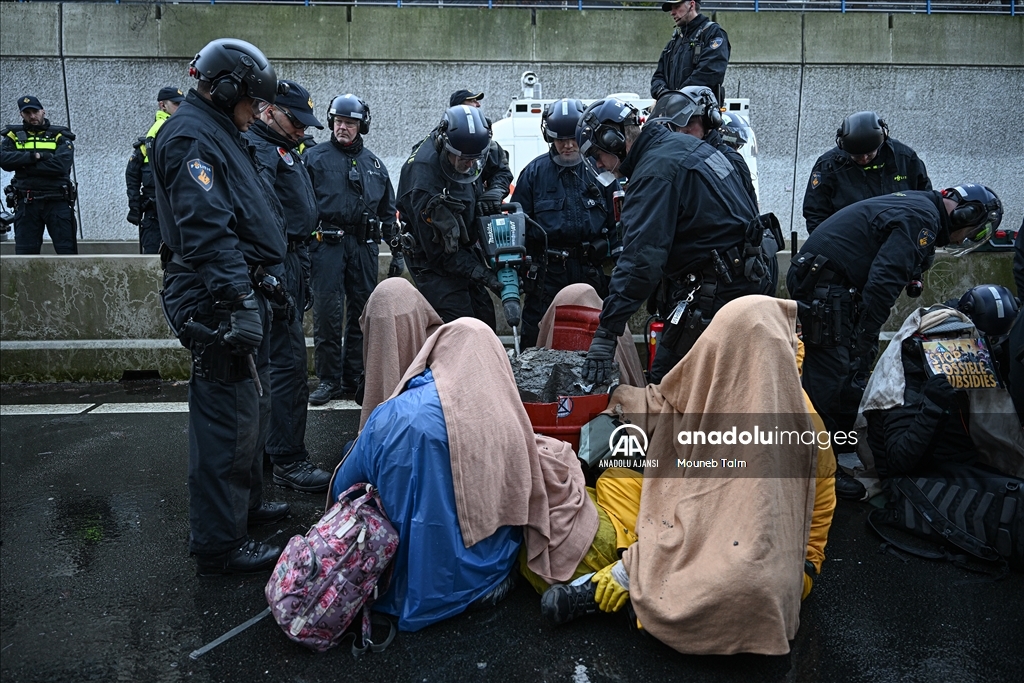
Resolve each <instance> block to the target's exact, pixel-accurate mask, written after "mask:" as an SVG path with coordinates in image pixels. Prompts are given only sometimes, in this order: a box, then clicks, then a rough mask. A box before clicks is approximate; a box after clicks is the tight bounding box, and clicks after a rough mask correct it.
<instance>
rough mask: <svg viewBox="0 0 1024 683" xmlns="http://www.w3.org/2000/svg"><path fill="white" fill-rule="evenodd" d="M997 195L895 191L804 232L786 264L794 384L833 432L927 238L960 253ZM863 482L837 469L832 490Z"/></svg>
mask: <svg viewBox="0 0 1024 683" xmlns="http://www.w3.org/2000/svg"><path fill="white" fill-rule="evenodd" d="M1002 215H1003V209H1002V204H1001V203H1000V201H999V198H998V197H997V196H996V195H995V193H994V192H992V191H991V190H990V189H988V188H987V187H985V186H983V185H968V184H965V185H960V186H957V187H953V188H948V189H945V190H943V191H942V192H941V193H940V192H933V191H916V190H911V191H907V192H896V193H893V194H888V195H884V196H881V197H872V198H871V199H865V200H863V201H860V202H857V203H856V204H852V205H850V206H848V207H846V208H845V209H841V210H840V211H838V212H837V213H835V214H833V215H832V216H831V217H830V218H828V219H826V220H825V222H823V223H822V224H821V225H820V226H818V228H817V229H816V230H815V231H814V232H813V233H811V235H810V237H808V238H807V241H806V242H804V244H803V246H802V247H801V248H800V252H799V253H798V254H797V256H796V257H794V259H793V261H792V263H791V264H790V267H789V274H788V275H787V278H786V286H787V287H788V288H789V291H790V293H791V295H792V296H793V298H794V299H796V301H797V303H798V304H799V315H800V323H801V325H802V327H803V341H804V346H805V348H806V357H805V358H804V366H803V385H804V389H805V390H806V391H807V395H808V396H810V398H811V402H812V403H813V404H814V407H815V409H816V410H817V411H818V413H819V414H820V415H821V419H822V420H823V421H824V422H825V426H826V427H827V428H828V430H829V431H830V432H832V433H833V434H834V433H835V432H837V431H842V432H847V431H849V430H851V429H852V428H853V423H854V420H855V419H856V417H857V408H858V406H859V405H860V399H861V396H862V395H863V393H864V386H865V384H866V381H867V374H868V372H869V371H870V369H871V365H872V363H873V362H874V360H875V355H876V354H877V353H878V335H879V332H880V331H881V329H882V325H883V324H884V323H885V321H886V319H887V318H888V317H889V312H890V310H891V308H892V305H893V304H894V303H896V299H897V297H899V294H900V292H901V291H902V290H903V288H904V287H905V286H906V284H907V282H908V281H910V279H911V276H912V275H914V274H916V273H921V272H923V271H924V270H927V268H928V266H929V265H930V264H931V260H932V257H933V256H934V254H935V247H942V246H946V245H947V244H948V245H951V246H950V247H949V248H948V249H947V251H953V252H954V253H966V252H967V251H970V250H972V249H975V248H977V247H979V246H981V245H982V244H984V243H985V242H987V241H988V239H989V238H990V237H991V236H992V235H993V234H994V232H995V229H996V228H997V227H998V226H999V223H1000V221H1001V220H1002ZM864 493H865V491H864V486H863V485H862V484H861V483H860V482H858V481H857V480H855V479H853V478H852V477H850V476H849V475H847V474H846V473H845V472H842V470H841V469H840V470H837V475H836V495H838V496H839V497H840V498H847V499H853V500H859V499H860V498H862V497H863V496H864Z"/></svg>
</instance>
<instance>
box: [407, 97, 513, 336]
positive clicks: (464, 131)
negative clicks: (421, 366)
mask: <svg viewBox="0 0 1024 683" xmlns="http://www.w3.org/2000/svg"><path fill="white" fill-rule="evenodd" d="M490 141H491V128H490V126H488V125H487V121H486V120H485V119H484V116H483V114H482V113H480V110H479V109H477V108H475V107H470V106H468V105H465V104H462V105H458V106H454V107H451V108H450V109H449V110H448V111H446V112H445V113H444V118H443V119H441V123H440V125H438V127H437V128H436V129H434V130H433V131H432V132H431V133H430V135H428V136H427V138H426V139H425V140H424V141H423V142H422V143H421V144H420V145H419V146H417V147H416V148H415V149H414V150H413V154H412V156H410V157H409V159H408V160H407V161H406V162H405V164H404V165H403V166H402V176H401V178H400V179H399V181H398V210H399V212H400V213H401V216H402V221H403V222H404V223H405V224H406V229H407V231H408V232H406V233H405V234H403V235H402V247H403V249H404V251H405V257H406V261H407V262H408V264H409V271H410V272H411V273H412V278H413V281H414V282H415V284H416V287H417V289H419V290H420V293H422V294H423V296H424V298H426V300H427V301H428V302H429V303H430V305H431V306H432V307H433V308H434V310H435V311H437V314H438V315H439V316H441V319H442V320H443V321H444V322H446V323H448V322H451V321H452V320H455V319H456V318H461V317H464V316H471V317H474V318H477V319H479V320H482V321H483V322H485V323H486V324H487V325H489V326H490V327H491V329H494V327H495V324H496V320H495V316H494V302H493V301H491V297H490V296H489V295H488V294H487V289H490V290H491V291H493V292H495V293H499V294H500V292H501V286H500V285H499V284H498V278H497V277H496V276H495V275H494V273H493V272H491V270H490V269H488V268H487V267H486V266H485V265H484V261H483V257H482V255H481V254H480V251H479V248H478V247H476V246H475V245H476V242H477V240H478V239H479V234H478V232H479V231H478V227H477V217H478V216H479V215H481V214H480V213H479V203H478V202H479V200H480V197H481V195H483V194H484V192H485V190H484V187H483V182H482V180H481V173H482V170H483V166H484V157H485V156H486V155H487V151H488V149H489V148H490ZM499 201H500V200H499ZM499 208H500V206H499ZM484 215H489V214H484Z"/></svg>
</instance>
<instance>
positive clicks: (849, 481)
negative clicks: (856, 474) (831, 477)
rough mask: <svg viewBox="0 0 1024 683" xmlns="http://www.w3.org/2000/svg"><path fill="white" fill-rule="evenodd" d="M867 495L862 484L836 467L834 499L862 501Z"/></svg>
mask: <svg viewBox="0 0 1024 683" xmlns="http://www.w3.org/2000/svg"><path fill="white" fill-rule="evenodd" d="M867 493H868V491H867V489H866V488H864V484H862V483H860V482H859V481H857V480H856V479H854V478H853V477H851V476H850V475H849V474H847V473H846V472H845V471H844V470H843V469H842V468H841V467H836V497H838V498H842V499H843V500H864V496H866V495H867Z"/></svg>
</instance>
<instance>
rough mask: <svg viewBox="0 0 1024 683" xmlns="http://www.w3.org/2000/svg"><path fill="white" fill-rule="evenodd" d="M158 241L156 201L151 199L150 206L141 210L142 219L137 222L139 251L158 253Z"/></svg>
mask: <svg viewBox="0 0 1024 683" xmlns="http://www.w3.org/2000/svg"><path fill="white" fill-rule="evenodd" d="M160 241H161V240H160V221H158V220H157V217H156V203H155V202H152V201H151V202H150V207H149V208H148V209H146V210H145V211H143V212H142V220H141V221H140V222H139V253H140V254H158V253H160Z"/></svg>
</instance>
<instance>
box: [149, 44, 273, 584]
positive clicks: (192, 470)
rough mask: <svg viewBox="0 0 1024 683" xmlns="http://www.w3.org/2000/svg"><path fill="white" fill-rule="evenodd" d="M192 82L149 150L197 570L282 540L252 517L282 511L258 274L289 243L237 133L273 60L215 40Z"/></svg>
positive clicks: (258, 558)
mask: <svg viewBox="0 0 1024 683" xmlns="http://www.w3.org/2000/svg"><path fill="white" fill-rule="evenodd" d="M189 73H190V74H191V75H192V76H193V77H195V78H198V79H199V83H198V85H197V86H196V88H195V89H193V90H190V91H189V93H188V95H187V96H186V97H185V101H184V102H183V103H182V105H181V107H180V108H179V109H178V111H177V113H176V114H175V115H174V116H172V117H171V118H170V119H168V121H167V123H165V124H164V126H163V128H162V129H161V130H160V136H159V138H158V141H157V143H156V145H155V148H154V149H153V150H152V151H151V152H150V163H151V164H153V176H154V180H155V181H156V204H157V215H158V216H159V218H160V235H161V237H162V238H163V241H164V244H165V245H166V250H165V251H164V253H163V254H162V256H163V257H164V261H165V264H166V265H165V271H164V289H163V294H162V298H161V302H162V304H163V308H164V312H165V314H166V315H167V318H168V323H169V324H170V325H171V328H172V329H173V330H174V332H175V334H177V336H178V338H179V339H180V340H181V342H182V344H184V345H186V346H187V347H188V348H190V349H191V351H192V377H191V379H190V380H189V402H188V403H189V477H188V484H189V497H190V500H189V522H190V528H191V535H190V541H189V549H190V551H191V552H192V554H193V555H195V556H196V560H197V565H198V572H199V574H200V575H205V574H230V573H248V572H258V571H262V570H268V569H270V568H272V567H273V566H274V563H275V562H276V560H277V556H278V555H279V554H280V550H281V549H280V548H279V547H276V546H272V545H269V544H266V543H262V542H260V541H257V540H255V539H253V538H251V537H250V536H249V535H248V532H247V531H246V526H247V524H249V525H252V524H269V523H273V522H276V521H279V520H280V519H283V518H284V517H285V516H286V515H287V514H288V505H287V504H286V503H270V502H266V501H263V466H262V455H263V450H262V444H261V443H259V439H260V395H259V393H262V392H261V391H260V387H258V386H257V382H256V381H255V378H256V373H257V366H259V367H260V368H262V369H263V370H264V373H265V368H266V364H267V355H268V348H269V343H268V342H269V338H270V335H269V328H270V314H269V312H268V308H267V302H266V299H265V296H264V290H263V289H262V287H263V286H265V285H266V283H263V282H261V279H260V276H261V274H262V272H263V270H264V269H265V268H266V267H269V266H273V265H276V264H279V263H281V262H282V261H283V260H284V258H285V254H286V249H287V242H286V241H285V237H284V229H283V227H282V225H281V221H282V218H281V217H280V215H279V213H278V209H277V207H276V206H275V202H274V198H273V190H272V189H271V188H270V187H269V185H267V183H266V182H265V181H264V180H263V179H262V178H261V177H260V174H259V171H258V168H257V162H256V160H255V157H254V156H253V154H252V152H251V147H250V146H249V144H248V142H247V141H246V140H245V138H243V137H242V135H241V133H242V132H244V131H246V130H247V129H248V128H249V126H250V125H251V124H252V123H253V121H255V119H256V118H257V115H258V103H259V102H260V101H265V102H273V101H274V98H275V96H276V93H277V77H276V76H275V75H274V68H273V67H272V66H271V65H270V63H269V62H268V61H267V58H266V57H264V56H263V53H262V52H260V51H259V49H257V48H256V47H255V46H253V45H250V44H249V43H247V42H245V41H242V40H234V39H219V40H214V41H213V42H211V43H209V44H208V45H206V47H204V48H203V49H202V50H201V51H200V52H199V54H197V55H196V57H195V59H193V60H192V63H191V67H190V69H189Z"/></svg>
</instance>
